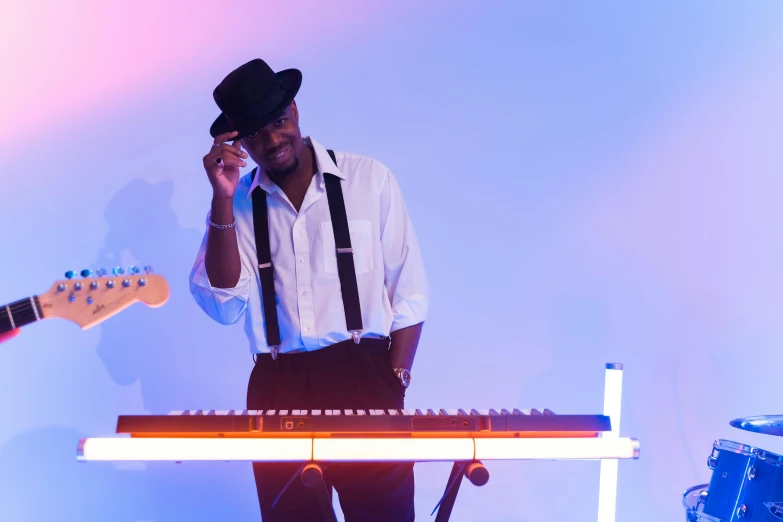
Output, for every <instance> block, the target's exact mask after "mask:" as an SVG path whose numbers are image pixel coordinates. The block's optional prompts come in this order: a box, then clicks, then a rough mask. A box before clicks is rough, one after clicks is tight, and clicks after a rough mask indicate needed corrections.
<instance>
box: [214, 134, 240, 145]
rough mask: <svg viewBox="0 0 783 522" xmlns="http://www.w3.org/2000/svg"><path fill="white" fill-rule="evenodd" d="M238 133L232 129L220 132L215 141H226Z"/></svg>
mask: <svg viewBox="0 0 783 522" xmlns="http://www.w3.org/2000/svg"><path fill="white" fill-rule="evenodd" d="M237 134H238V133H237V131H231V132H224V133H223V134H218V135H217V136H215V141H214V142H213V143H225V142H227V141H228V140H230V139H231V138H233V137H234V136H236V135H237Z"/></svg>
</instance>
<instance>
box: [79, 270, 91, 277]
mask: <svg viewBox="0 0 783 522" xmlns="http://www.w3.org/2000/svg"><path fill="white" fill-rule="evenodd" d="M91 275H92V270H87V269H84V270H82V271H81V276H82V277H90V276H91Z"/></svg>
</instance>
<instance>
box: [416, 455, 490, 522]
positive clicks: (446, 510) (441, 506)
mask: <svg viewBox="0 0 783 522" xmlns="http://www.w3.org/2000/svg"><path fill="white" fill-rule="evenodd" d="M462 477H467V478H468V480H469V481H470V482H471V483H472V484H473V485H474V486H483V485H484V484H486V483H487V481H489V471H487V468H486V467H484V464H482V463H481V461H478V460H474V461H461V462H455V463H454V465H453V466H452V467H451V474H450V475H449V480H448V481H447V482H446V490H445V491H444V492H443V496H442V497H441V499H440V501H438V503H437V504H436V505H435V509H433V510H432V513H430V516H432V514H433V513H435V510H436V509H437V510H438V516H437V517H435V522H447V521H448V520H449V517H450V516H451V510H452V509H454V502H455V501H456V500H457V493H459V486H460V484H461V483H462Z"/></svg>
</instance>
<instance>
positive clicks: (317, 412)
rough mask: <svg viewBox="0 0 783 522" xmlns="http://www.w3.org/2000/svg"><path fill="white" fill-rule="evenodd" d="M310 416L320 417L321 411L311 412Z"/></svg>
mask: <svg viewBox="0 0 783 522" xmlns="http://www.w3.org/2000/svg"><path fill="white" fill-rule="evenodd" d="M310 414H311V415H320V414H321V410H313V411H312V412H311V413H310Z"/></svg>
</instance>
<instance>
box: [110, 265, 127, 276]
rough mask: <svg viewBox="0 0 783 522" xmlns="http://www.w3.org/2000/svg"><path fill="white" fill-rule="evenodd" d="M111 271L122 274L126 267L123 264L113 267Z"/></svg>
mask: <svg viewBox="0 0 783 522" xmlns="http://www.w3.org/2000/svg"><path fill="white" fill-rule="evenodd" d="M111 273H112V274H114V275H122V274H124V273H125V269H124V268H122V267H121V266H118V267H116V268H112V270H111Z"/></svg>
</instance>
